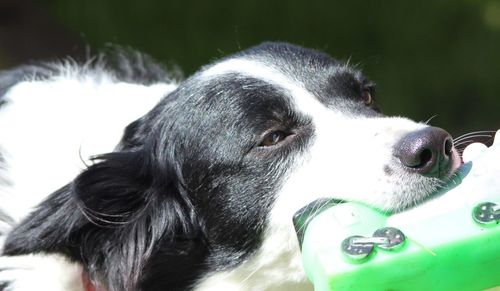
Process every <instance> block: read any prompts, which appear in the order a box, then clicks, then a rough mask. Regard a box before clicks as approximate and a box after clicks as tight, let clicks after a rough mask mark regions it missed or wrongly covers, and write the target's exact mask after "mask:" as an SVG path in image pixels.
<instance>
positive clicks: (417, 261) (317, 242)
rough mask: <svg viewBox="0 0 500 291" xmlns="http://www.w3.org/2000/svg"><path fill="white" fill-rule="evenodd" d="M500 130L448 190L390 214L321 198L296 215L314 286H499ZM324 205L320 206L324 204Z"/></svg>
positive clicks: (323, 289) (428, 290)
mask: <svg viewBox="0 0 500 291" xmlns="http://www.w3.org/2000/svg"><path fill="white" fill-rule="evenodd" d="M499 140H500V134H498V133H497V139H496V142H495V143H494V145H493V146H492V147H490V148H488V149H486V148H485V147H484V148H481V149H480V150H477V152H478V153H476V154H475V157H474V158H473V159H472V161H469V162H467V163H466V164H464V166H462V167H461V169H460V170H459V173H458V175H457V176H456V178H455V180H454V182H453V183H450V186H449V188H448V189H447V190H445V191H444V193H440V194H439V195H437V197H436V198H434V199H432V200H430V201H428V202H426V203H424V204H422V205H420V206H418V207H416V208H413V209H411V210H408V211H405V212H402V213H398V214H394V215H389V214H385V213H382V212H380V211H378V210H376V209H373V208H370V207H368V206H365V205H363V204H359V203H354V202H346V203H341V202H339V201H334V200H322V201H315V202H313V203H312V204H310V205H309V206H306V207H304V208H303V209H301V210H300V211H299V212H297V214H296V215H295V217H294V224H295V227H296V229H297V234H298V238H299V242H300V245H301V251H302V259H303V265H304V269H305V271H306V274H307V276H308V278H309V279H310V280H311V282H312V283H313V284H314V289H315V290H316V291H327V290H335V291H342V290H363V291H364V290H394V291H396V290H403V291H406V290H408V291H410V290H415V291H417V290H418V291H422V290H424V291H433V290H437V291H442V290H443V291H446V290H461V291H468V290H471V291H477V290H486V289H489V288H494V287H497V286H500V141H499ZM476 147H477V146H476ZM318 207H322V208H321V210H320V211H318Z"/></svg>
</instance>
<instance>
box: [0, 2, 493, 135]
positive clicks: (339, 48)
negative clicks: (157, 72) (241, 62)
mask: <svg viewBox="0 0 500 291" xmlns="http://www.w3.org/2000/svg"><path fill="white" fill-rule="evenodd" d="M265 40H280V41H288V42H292V43H296V44H300V45H304V46H307V47H312V48H316V49H320V50H323V51H326V52H328V53H329V54H331V55H332V56H335V57H336V58H339V59H341V60H348V59H350V62H351V63H352V64H356V65H358V66H359V68H361V69H362V70H363V71H364V72H365V73H366V74H367V75H368V76H369V77H370V78H372V79H374V80H375V81H376V82H377V84H378V94H377V98H378V100H379V103H380V104H381V107H382V108H383V110H384V112H385V113H387V114H391V115H405V116H409V117H411V118H413V119H415V120H420V121H425V120H427V119H429V118H430V117H432V116H434V115H436V117H434V119H433V120H432V124H433V125H437V126H441V127H444V128H446V129H448V130H449V131H450V132H451V133H452V134H453V135H458V134H461V133H465V132H469V131H473V130H484V129H498V128H500V72H499V71H500V1H497V0H484V1H480V0H476V1H473V0H442V1H429V0H425V1H395V0H392V1H360V0H354V1H352V0H350V1H314V0H310V1H307V2H306V1H294V0H291V1H279V2H278V1H270V0H269V1H264V0H259V1H234V0H222V1H194V0H188V1H176V2H174V1H159V0H158V1H153V0H143V1H137V0H120V1H114V0H109V1H105V0H72V1H67V0H39V1H35V0H0V69H4V68H7V67H11V66H14V65H16V64H19V63H23V62H26V61H28V60H37V59H50V58H54V57H62V56H64V55H67V54H71V55H75V56H82V55H85V54H86V53H87V49H88V47H91V48H92V51H96V50H98V49H99V48H102V47H103V46H105V45H106V44H107V43H114V44H120V45H126V46H130V47H132V48H135V49H138V50H141V51H143V52H146V53H148V54H150V55H152V56H153V57H154V58H156V59H157V60H159V61H161V62H163V63H165V64H167V65H172V64H175V65H177V66H179V67H180V68H181V69H182V70H183V71H184V74H185V75H189V74H190V73H192V72H194V71H195V70H196V69H197V68H198V67H200V66H201V65H204V64H206V63H208V62H210V61H212V60H214V59H216V58H218V57H221V56H224V55H226V54H229V53H232V52H235V51H238V50H240V49H243V48H246V47H249V46H252V45H255V44H258V43H259V42H262V41H265Z"/></svg>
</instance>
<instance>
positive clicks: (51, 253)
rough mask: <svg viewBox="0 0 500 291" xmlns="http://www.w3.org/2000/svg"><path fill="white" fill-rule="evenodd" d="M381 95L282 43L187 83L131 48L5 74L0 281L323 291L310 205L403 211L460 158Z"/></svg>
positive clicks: (70, 286)
mask: <svg viewBox="0 0 500 291" xmlns="http://www.w3.org/2000/svg"><path fill="white" fill-rule="evenodd" d="M374 91H375V86H374V83H373V82H371V81H370V80H368V79H367V78H366V77H365V76H363V75H362V74H361V72H359V71H358V70H356V69H354V68H351V67H349V66H348V65H346V64H344V63H341V62H338V61H336V60H334V59H332V58H331V57H329V56H328V55H326V54H324V53H321V52H318V51H315V50H311V49H306V48H302V47H298V46H294V45H290V44H285V43H264V44H261V45H259V46H256V47H253V48H250V49H247V50H244V51H242V52H239V53H237V54H234V55H231V56H228V57H225V58H223V59H221V60H219V61H216V62H214V63H212V64H210V65H208V66H205V67H203V68H201V69H200V70H199V71H198V72H197V73H195V74H194V75H192V76H191V77H189V78H187V79H186V80H184V81H182V82H181V81H178V80H174V79H173V78H172V77H171V75H169V74H167V73H166V71H165V70H163V69H162V67H161V66H160V65H158V64H155V63H154V62H152V61H151V60H150V59H149V58H147V57H145V56H142V55H140V54H137V53H127V52H124V51H120V50H118V51H117V52H115V54H114V55H113V56H112V55H101V56H100V57H97V58H95V59H93V60H91V61H89V62H87V63H82V64H78V63H76V62H74V61H63V62H58V63H45V64H39V65H29V66H22V67H19V68H17V69H13V70H9V71H4V72H2V73H1V74H0V100H1V108H0V236H1V239H0V243H1V244H3V250H2V256H1V257H0V282H1V283H0V290H9V291H10V290H13V291H19V290H84V289H85V288H87V287H84V285H86V283H88V282H90V285H91V288H92V289H93V290H106V291H123V290H125V291H133V290H144V291H146V290H197V291H200V290H202V291H204V290H218V291H220V290H259V291H262V290H288V291H290V290H310V289H312V286H311V285H310V284H309V283H308V281H307V278H306V277H305V274H304V272H303V270H302V267H301V260H300V257H299V248H298V242H297V239H296V235H295V231H294V229H293V225H292V216H293V214H294V213H295V212H296V211H297V210H299V209H300V208H302V207H303V206H305V205H306V204H308V203H310V202H312V201H314V200H316V199H318V198H325V197H326V198H336V199H340V200H348V201H362V202H364V203H366V204H369V205H372V206H373V207H377V208H379V209H382V210H384V211H400V210H403V209H406V208H408V207H411V206H413V205H416V204H418V203H419V202H421V201H423V200H424V199H426V198H427V197H429V195H431V194H432V193H433V192H435V191H436V190H437V189H439V188H440V187H441V186H442V185H443V183H445V181H446V180H447V179H449V178H450V177H451V176H452V175H453V173H454V171H455V170H456V169H457V168H458V166H459V165H460V157H459V155H458V153H457V150H456V149H455V148H454V146H453V142H452V139H451V137H450V135H449V134H448V133H446V132H445V131H444V130H442V129H439V128H436V127H431V126H428V125H427V124H425V123H420V122H414V121H411V120H409V119H406V118H402V117H387V116H384V115H383V114H382V113H380V111H379V110H378V108H377V107H376V105H375V100H374V95H375V92H374ZM50 193H52V194H50ZM82 282H83V283H82ZM85 282H86V283H85ZM87 285H88V284H87ZM87 289H88V288H87Z"/></svg>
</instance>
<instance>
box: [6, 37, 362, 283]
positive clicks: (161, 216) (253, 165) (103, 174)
mask: <svg viewBox="0 0 500 291" xmlns="http://www.w3.org/2000/svg"><path fill="white" fill-rule="evenodd" d="M239 55H253V56H260V57H261V59H262V61H263V62H272V60H273V59H282V60H281V61H280V63H283V64H285V65H284V66H283V67H282V68H281V69H282V70H285V71H287V70H288V71H292V70H295V71H296V72H294V74H298V75H297V78H303V79H304V80H307V82H306V85H307V86H308V87H310V88H309V89H311V91H312V92H316V93H317V95H318V98H319V99H320V100H322V102H330V101H327V99H325V97H324V96H326V95H328V94H330V93H328V92H326V93H325V91H324V90H325V89H321V90H320V87H324V86H321V84H323V85H324V83H325V82H326V83H329V82H330V83H331V82H334V83H335V84H330V87H331V88H330V89H326V90H352V88H353V86H358V87H359V88H357V87H356V88H354V91H355V92H356V90H360V88H361V86H362V83H363V82H364V81H363V80H361V79H360V78H361V77H360V75H359V74H358V73H356V72H353V73H352V74H347V75H342V76H340V75H339V76H338V77H337V79H335V80H331V79H320V78H312V79H311V78H310V76H315V77H316V76H321V74H319V73H318V72H319V71H324V70H329V71H330V74H329V75H331V73H332V72H334V71H335V68H338V66H339V64H338V63H337V62H335V61H334V60H332V59H331V58H330V57H328V56H327V55H325V54H322V53H317V52H315V51H312V50H307V49H303V48H300V47H295V46H291V45H286V44H264V45H262V46H259V47H256V48H253V49H250V50H248V51H245V52H243V53H241V54H239ZM239 55H237V56H239ZM120 62H122V61H120ZM125 63H126V62H125ZM286 64H288V65H286ZM130 65H131V64H130ZM127 66H128V65H125V67H127ZM131 66H132V65H131ZM133 68H134V69H132V71H134V72H135V71H136V70H135V68H136V66H135V65H133ZM314 70H316V73H314V72H313V71H314ZM122 71H125V72H127V71H128V72H129V73H130V72H132V71H130V70H128V69H127V68H125V69H123V70H122ZM138 71H139V74H138V75H139V76H140V78H144V82H145V83H148V82H152V80H156V79H157V78H156V77H159V78H164V77H165V74H164V72H163V71H162V70H161V69H159V67H153V69H151V67H149V66H146V67H140V66H139V69H138ZM151 71H152V72H153V76H152V77H151V76H149V77H148V76H147V75H148V73H149V72H151ZM143 73H144V74H143ZM300 74H302V75H303V76H302V77H300ZM306 74H309V77H307V78H305V77H304V75H306ZM116 75H117V76H118V77H120V78H124V80H126V81H127V80H128V81H130V80H131V79H134V81H135V82H137V81H138V80H137V79H136V78H135V77H134V78H132V77H131V76H137V74H136V73H131V74H128V73H125V74H123V75H120V74H118V73H117V74H116ZM292 75H293V74H292ZM313 79H314V80H313ZM339 80H343V81H339ZM6 83H9V81H8V80H7V81H6ZM320 83H321V84H320ZM332 86H333V87H334V88H333V87H332ZM339 92H340V91H339ZM287 95H288V92H285V91H282V90H280V89H277V88H276V87H275V86H273V85H271V84H268V83H266V82H264V81H262V80H258V79H253V78H250V77H247V76H241V75H238V74H226V75H224V76H219V77H217V78H213V79H209V80H206V79H202V78H201V77H200V75H199V74H196V75H194V76H193V77H191V78H189V79H187V80H186V81H184V82H183V83H182V84H181V85H180V86H179V87H178V88H177V89H176V90H175V91H174V92H172V93H170V94H169V95H168V96H166V97H165V98H164V99H163V101H161V102H160V104H158V105H157V106H156V107H155V108H154V109H153V110H152V111H151V112H149V113H148V114H147V115H145V116H144V117H142V118H140V119H139V120H137V121H134V122H133V123H131V124H130V125H129V126H128V128H127V129H126V131H125V134H124V137H123V140H122V141H121V143H120V145H119V146H118V148H117V151H116V152H112V153H109V154H105V155H103V156H100V157H96V158H95V163H94V164H93V165H91V166H90V167H89V168H88V169H87V170H85V171H84V172H83V173H81V174H80V175H79V176H78V177H77V178H76V179H75V180H74V181H72V182H71V183H69V184H68V185H66V186H64V187H63V188H61V189H60V190H58V191H57V192H55V193H54V194H52V195H51V196H50V197H49V198H48V199H47V200H46V201H45V202H43V203H42V204H41V205H40V206H39V207H38V209H37V210H36V211H34V212H33V213H32V214H31V215H30V216H29V217H28V218H27V219H26V220H25V221H24V222H22V223H21V225H20V226H18V227H17V228H16V229H15V230H14V231H13V232H12V233H11V234H10V236H9V237H8V239H7V241H6V244H5V250H4V254H6V255H19V254H27V253H37V252H47V253H53V252H55V253H62V254H65V255H67V256H68V257H70V258H71V259H73V260H75V261H78V262H81V263H82V264H83V266H84V268H85V270H86V272H87V273H88V275H89V276H90V278H91V279H92V280H94V281H95V282H100V284H102V285H103V286H104V287H105V288H106V289H107V290H109V291H115V290H116V291H117V290H127V291H131V290H187V289H189V288H190V287H191V286H193V285H194V284H195V283H196V282H197V280H198V279H199V278H200V277H201V276H202V275H203V274H206V273H207V272H211V271H218V270H225V269H229V268H231V267H234V266H237V265H239V264H241V263H242V262H243V261H244V260H245V259H247V258H248V256H249V255H251V254H252V253H254V252H255V251H256V250H257V249H258V247H259V246H260V243H261V240H262V235H263V230H264V229H265V226H266V221H267V219H268V214H269V210H270V208H271V207H272V204H273V202H274V198H275V197H274V194H275V192H276V191H277V189H278V188H279V187H280V184H281V182H282V180H283V177H284V176H285V173H286V172H287V170H288V169H289V167H290V163H291V162H292V160H293V157H294V156H295V155H297V154H298V153H300V152H301V151H302V150H303V149H304V148H305V147H306V146H307V144H308V142H309V140H310V138H311V137H312V135H313V132H314V130H313V128H312V124H311V122H310V120H309V119H308V118H306V117H304V116H300V115H298V114H297V113H296V112H294V111H293V110H292V108H291V105H290V103H289V98H288V96H287ZM322 96H323V97H322ZM353 98H355V97H353ZM339 102H340V101H339ZM343 102H344V103H345V106H351V107H353V108H364V105H362V104H361V103H360V100H358V99H356V100H352V101H348V102H345V101H343ZM359 104H361V105H359ZM359 110H364V109H359ZM370 114H371V113H370ZM270 129H271V130H279V131H282V132H286V133H288V134H292V133H293V136H294V138H293V141H294V142H286V141H285V142H283V143H281V144H279V145H276V146H263V145H262V144H261V142H262V140H263V138H264V136H265V134H266V133H268V132H269V130H270ZM264 177H265V178H264Z"/></svg>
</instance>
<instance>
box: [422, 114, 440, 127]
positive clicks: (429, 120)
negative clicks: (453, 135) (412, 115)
mask: <svg viewBox="0 0 500 291" xmlns="http://www.w3.org/2000/svg"><path fill="white" fill-rule="evenodd" d="M436 116H438V115H437V114H434V115H433V116H431V117H430V118H429V119H427V121H425V122H424V124H427V125H428V124H429V122H431V120H432V119H434V117H436Z"/></svg>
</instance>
